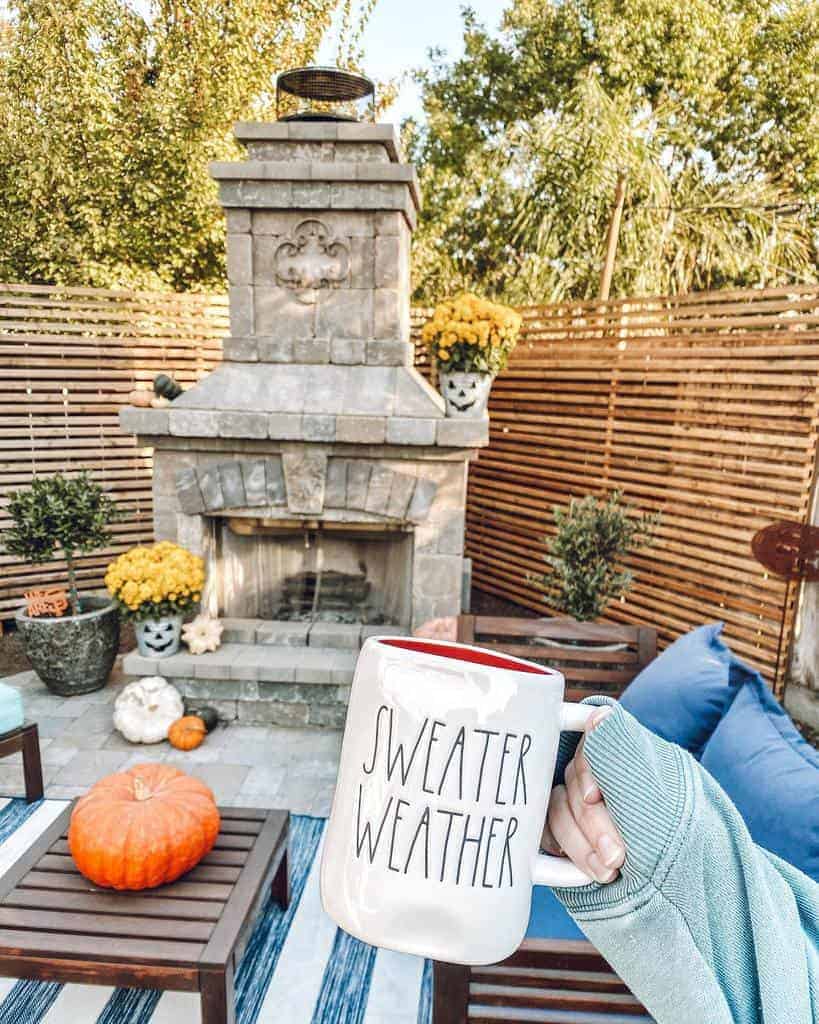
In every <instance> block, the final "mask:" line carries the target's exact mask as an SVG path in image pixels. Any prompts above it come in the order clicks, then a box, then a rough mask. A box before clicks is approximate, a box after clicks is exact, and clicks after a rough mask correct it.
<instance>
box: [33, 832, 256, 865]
mask: <svg viewBox="0 0 819 1024" xmlns="http://www.w3.org/2000/svg"><path fill="white" fill-rule="evenodd" d="M48 852H49V853H52V854H56V855H59V856H61V857H62V856H65V857H70V856H71V851H70V850H69V849H68V842H67V841H66V840H65V839H58V840H57V842H56V843H54V845H53V846H52V847H51V849H50V850H49V851H48ZM246 860H247V850H211V851H210V853H209V854H207V855H206V856H205V857H203V858H202V860H200V861H199V863H200V864H224V865H226V866H232V867H239V868H240V867H241V866H242V865H243V864H244V862H245V861H246Z"/></svg>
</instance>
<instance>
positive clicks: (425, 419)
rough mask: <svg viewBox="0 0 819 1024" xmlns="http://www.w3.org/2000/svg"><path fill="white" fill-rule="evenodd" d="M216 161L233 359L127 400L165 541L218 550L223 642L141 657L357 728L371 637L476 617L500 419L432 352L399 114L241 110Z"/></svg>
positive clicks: (316, 719) (208, 603) (240, 710)
mask: <svg viewBox="0 0 819 1024" xmlns="http://www.w3.org/2000/svg"><path fill="white" fill-rule="evenodd" d="M236 136H237V138H238V139H239V141H240V142H242V143H243V144H244V145H245V146H246V147H247V151H248V159H247V160H244V161H241V162H237V163H217V164H214V165H212V167H211V173H212V175H213V177H214V178H215V179H216V180H217V182H218V183H219V191H220V200H221V203H222V206H223V207H224V209H225V214H226V220H227V252H228V278H229V285H230V324H231V335H230V337H229V338H226V339H225V342H224V362H223V363H222V364H221V365H220V366H219V367H217V368H216V369H215V370H214V371H213V372H212V373H210V374H208V375H207V376H205V377H204V378H203V379H202V380H201V381H200V382H199V383H198V384H197V385H196V386H194V387H192V388H190V389H189V390H188V391H186V392H185V393H184V394H182V395H180V396H179V397H178V398H176V399H175V400H174V401H173V402H172V403H171V405H170V406H169V407H167V408H164V409H136V408H131V407H129V408H126V409H123V410H122V411H121V414H120V422H121V425H122V427H123V429H125V430H127V431H130V432H132V433H136V434H138V435H139V438H140V441H141V443H144V444H145V445H148V446H151V447H152V448H153V451H154V483H153V490H154V526H155V535H156V538H157V539H170V540H175V541H177V542H178V543H180V544H183V545H184V546H185V547H187V548H189V549H191V550H193V551H196V552H197V553H200V554H202V555H203V557H204V558H205V559H206V563H207V566H208V583H207V589H206V593H205V595H204V604H205V607H206V608H207V610H208V611H210V612H211V614H213V615H218V616H219V617H221V618H223V619H224V620H225V625H226V630H225V634H224V640H225V641H226V642H224V643H223V645H222V647H221V648H220V649H219V651H217V652H215V653H214V654H208V655H201V656H198V657H192V656H190V655H188V654H179V655H175V656H173V657H172V658H168V659H163V660H161V661H158V662H156V663H154V662H153V660H152V659H143V658H139V657H138V656H137V655H135V654H132V655H129V656H128V658H127V659H126V666H125V667H126V671H128V672H131V673H133V674H146V673H151V674H153V673H155V672H156V673H159V674H162V675H165V676H166V677H169V678H172V679H174V681H175V682H176V683H177V684H178V685H180V686H181V687H182V689H183V692H185V694H186V696H188V698H189V700H190V701H191V702H192V703H193V704H195V703H196V701H202V702H207V703H211V704H214V703H216V705H217V707H218V708H219V710H220V713H221V714H222V715H223V716H224V717H225V718H238V719H240V720H243V721H248V722H252V721H265V722H278V723H281V724H302V725H304V724H318V725H334V726H337V725H340V724H342V722H343V717H344V709H345V705H346V696H347V692H348V688H349V684H350V681H351V679H352V669H353V666H354V663H355V657H356V653H357V650H358V647H359V645H360V643H361V641H362V640H363V639H364V638H365V637H366V636H368V635H371V634H373V633H402V632H404V633H405V632H409V631H411V630H413V629H415V628H417V627H418V626H420V625H421V624H422V623H424V622H426V621H427V620H429V619H432V618H436V617H439V616H443V615H452V614H457V613H458V612H459V611H460V609H461V595H462V589H463V579H464V559H463V539H464V510H465V499H466V474H467V466H468V462H469V459H470V458H472V457H473V456H474V455H475V454H476V450H477V449H478V448H480V447H481V446H483V445H485V444H486V443H487V441H488V422H487V420H486V419H483V420H458V419H448V418H447V417H446V416H445V413H444V404H443V401H442V399H441V397H440V395H439V394H438V393H437V392H436V391H434V390H433V389H432V388H431V387H430V386H429V385H428V383H427V382H426V381H425V380H424V379H423V378H422V377H421V376H420V375H419V374H418V372H417V371H416V370H415V369H414V367H413V350H412V345H411V343H410V337H409V292H410V284H409V270H410V265H409V250H410V237H411V232H412V229H413V227H414V225H415V218H416V213H417V209H418V205H419V202H420V196H419V192H418V186H417V181H416V177H415V173H414V170H413V168H412V166H410V165H407V164H404V163H402V162H401V161H400V151H399V145H398V141H397V138H396V134H395V130H394V128H393V127H392V126H390V125H376V124H355V123H344V122H298V121H291V122H277V123H273V124H240V125H238V126H237V127H236Z"/></svg>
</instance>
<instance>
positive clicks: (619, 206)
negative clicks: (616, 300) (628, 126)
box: [597, 171, 626, 302]
mask: <svg viewBox="0 0 819 1024" xmlns="http://www.w3.org/2000/svg"><path fill="white" fill-rule="evenodd" d="M625 198H626V172H625V171H620V173H619V174H618V175H617V184H616V185H615V187H614V208H613V209H612V211H611V220H610V221H609V233H608V235H607V237H606V257H605V259H604V260H603V270H602V271H601V273H600V288H599V290H598V292H597V297H598V299H600V300H601V301H603V302H605V300H606V299H607V298H608V297H609V292H610V291H611V278H612V275H613V274H614V257H615V255H616V254H617V239H618V238H619V237H620V220H621V219H622V216H623V203H624V201H625Z"/></svg>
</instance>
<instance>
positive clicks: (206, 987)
mask: <svg viewBox="0 0 819 1024" xmlns="http://www.w3.org/2000/svg"><path fill="white" fill-rule="evenodd" d="M199 994H200V1003H201V1006H202V1024H236V1000H235V997H234V993H233V964H232V963H229V964H228V965H227V966H226V967H225V968H224V970H219V969H218V968H214V969H211V970H203V971H200V972H199Z"/></svg>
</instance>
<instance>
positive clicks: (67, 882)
mask: <svg viewBox="0 0 819 1024" xmlns="http://www.w3.org/2000/svg"><path fill="white" fill-rule="evenodd" d="M172 884H173V896H174V899H189V900H215V901H217V902H219V903H225V902H226V901H227V898H228V897H229V896H230V891H231V886H230V885H223V884H220V883H218V882H188V881H179V882H173V883H172ZM20 887H21V888H23V889H50V890H54V891H65V892H111V890H110V889H103V888H101V887H100V886H98V885H94V884H93V883H92V882H89V881H88V879H87V878H83V876H82V875H79V874H78V875H69V874H64V873H62V872H60V871H29V873H28V874H27V875H26V877H25V878H24V879H22V881H21V882H20ZM170 888H171V887H170V886H168V885H161V886H159V888H157V889H142V890H141V895H142V897H143V898H144V899H156V898H159V897H162V896H166V895H168V894H169V891H170Z"/></svg>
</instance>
